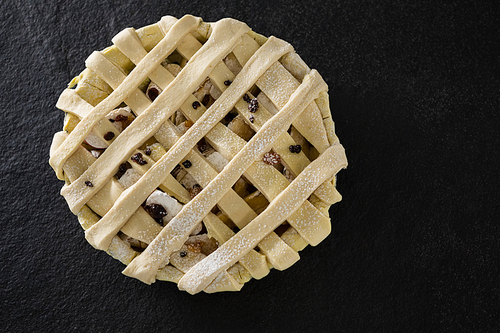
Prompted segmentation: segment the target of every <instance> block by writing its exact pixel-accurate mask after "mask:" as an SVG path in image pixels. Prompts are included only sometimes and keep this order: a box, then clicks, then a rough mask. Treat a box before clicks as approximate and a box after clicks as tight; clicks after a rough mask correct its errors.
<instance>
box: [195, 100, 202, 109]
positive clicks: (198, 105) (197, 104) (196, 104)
mask: <svg viewBox="0 0 500 333" xmlns="http://www.w3.org/2000/svg"><path fill="white" fill-rule="evenodd" d="M200 106H201V104H200V102H198V101H196V102H193V109H195V110H196V109H197V108H198V107H200Z"/></svg>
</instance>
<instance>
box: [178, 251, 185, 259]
mask: <svg viewBox="0 0 500 333" xmlns="http://www.w3.org/2000/svg"><path fill="white" fill-rule="evenodd" d="M179 255H180V256H181V258H184V257H185V256H187V252H186V251H181V252H180V253H179Z"/></svg>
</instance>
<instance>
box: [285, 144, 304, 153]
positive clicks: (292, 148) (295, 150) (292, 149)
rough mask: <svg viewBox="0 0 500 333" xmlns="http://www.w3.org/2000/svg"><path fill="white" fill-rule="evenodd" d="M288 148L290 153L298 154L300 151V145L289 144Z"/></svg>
mask: <svg viewBox="0 0 500 333" xmlns="http://www.w3.org/2000/svg"><path fill="white" fill-rule="evenodd" d="M288 150H290V152H291V153H295V154H298V153H300V152H301V151H302V146H301V145H291V146H290V147H288Z"/></svg>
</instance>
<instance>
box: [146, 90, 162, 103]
mask: <svg viewBox="0 0 500 333" xmlns="http://www.w3.org/2000/svg"><path fill="white" fill-rule="evenodd" d="M159 94H160V91H159V90H158V89H156V88H154V87H151V88H149V90H148V97H149V99H150V100H151V101H154V100H155V99H156V97H158V95H159Z"/></svg>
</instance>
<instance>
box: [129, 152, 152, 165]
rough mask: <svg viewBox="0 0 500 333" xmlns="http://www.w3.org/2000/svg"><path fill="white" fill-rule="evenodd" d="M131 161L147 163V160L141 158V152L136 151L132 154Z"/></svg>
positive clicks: (140, 163)
mask: <svg viewBox="0 0 500 333" xmlns="http://www.w3.org/2000/svg"><path fill="white" fill-rule="evenodd" d="M131 159H132V161H134V162H135V163H137V164H139V165H144V164H148V162H146V161H145V160H144V159H143V158H142V154H141V153H137V154H135V155H133V156H132V158H131Z"/></svg>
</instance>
